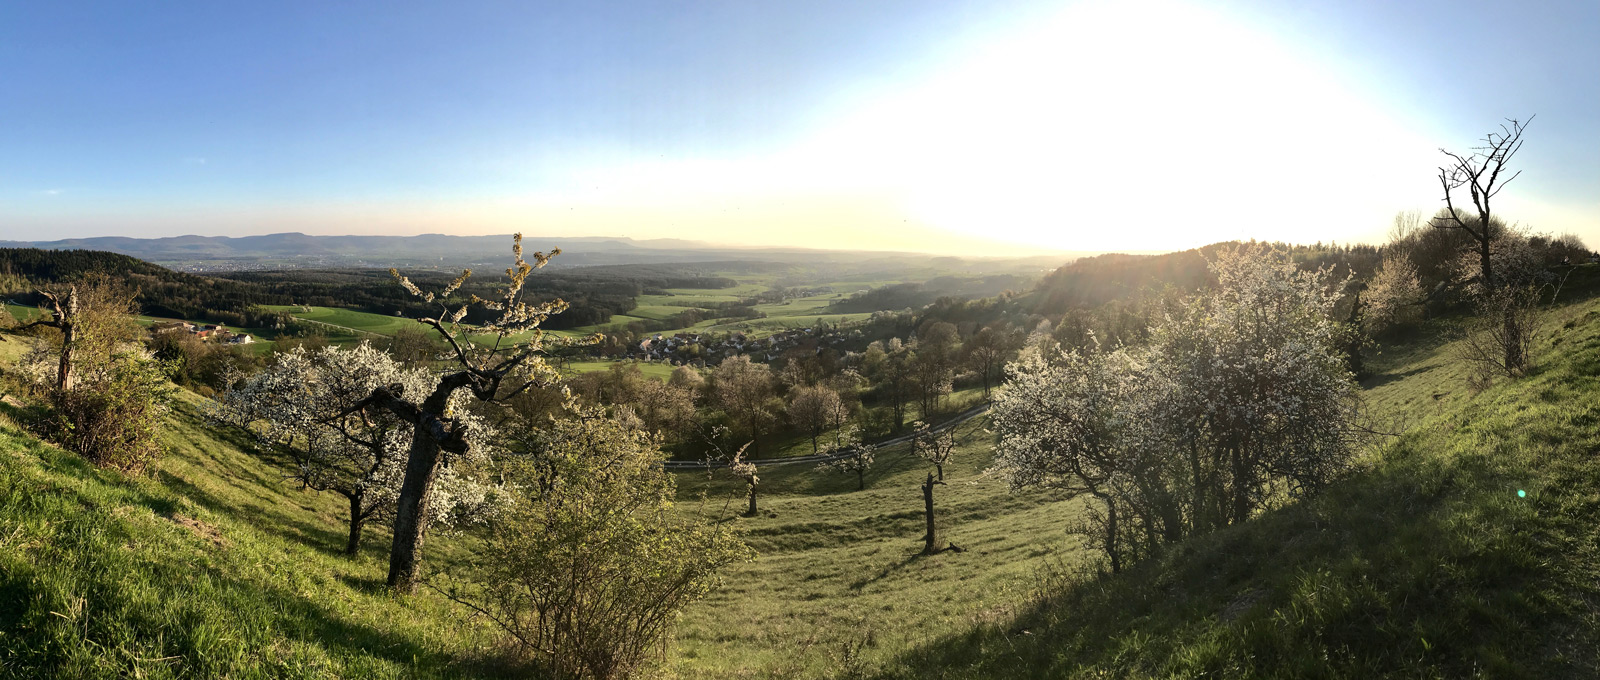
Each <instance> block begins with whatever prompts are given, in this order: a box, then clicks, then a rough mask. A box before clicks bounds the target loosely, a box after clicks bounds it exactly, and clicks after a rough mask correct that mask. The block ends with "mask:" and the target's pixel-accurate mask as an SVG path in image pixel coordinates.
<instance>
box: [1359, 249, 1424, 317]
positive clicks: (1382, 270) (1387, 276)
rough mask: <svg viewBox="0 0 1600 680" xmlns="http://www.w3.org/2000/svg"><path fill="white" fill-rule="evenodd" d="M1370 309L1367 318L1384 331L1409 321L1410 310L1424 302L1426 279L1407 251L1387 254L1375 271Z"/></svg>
mask: <svg viewBox="0 0 1600 680" xmlns="http://www.w3.org/2000/svg"><path fill="white" fill-rule="evenodd" d="M1365 300H1366V303H1367V313H1366V317H1365V319H1364V322H1365V324H1366V326H1367V328H1368V329H1369V330H1370V331H1372V332H1381V331H1383V330H1385V329H1388V328H1390V327H1392V326H1395V325H1397V324H1401V323H1404V322H1406V321H1407V320H1408V319H1409V318H1410V317H1411V314H1410V313H1409V312H1410V310H1411V309H1412V308H1413V307H1414V306H1415V305H1418V304H1421V303H1422V300H1423V294H1422V283H1421V280H1420V279H1419V278H1418V277H1417V266H1416V265H1414V264H1412V263H1411V258H1409V257H1406V255H1405V254H1404V253H1389V254H1386V255H1384V258H1383V263H1382V264H1380V265H1378V270H1377V271H1376V272H1374V273H1373V274H1372V280H1371V281H1370V282H1368V284H1367V290H1366V298H1365Z"/></svg>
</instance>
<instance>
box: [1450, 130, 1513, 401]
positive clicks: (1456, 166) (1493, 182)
mask: <svg viewBox="0 0 1600 680" xmlns="http://www.w3.org/2000/svg"><path fill="white" fill-rule="evenodd" d="M1507 122H1508V123H1510V126H1509V127H1508V126H1506V125H1501V126H1500V131H1499V132H1490V133H1489V134H1487V135H1485V136H1484V138H1483V145H1482V146H1477V147H1473V149H1472V151H1471V152H1470V153H1466V154H1458V153H1455V152H1452V151H1447V150H1445V149H1440V150H1439V151H1440V152H1442V153H1443V154H1444V155H1446V156H1449V157H1450V162H1449V163H1448V164H1446V165H1444V166H1442V167H1440V168H1439V185H1440V187H1441V188H1443V190H1444V204H1445V209H1444V211H1443V212H1442V213H1441V214H1440V215H1439V216H1438V217H1435V218H1434V219H1433V221H1432V223H1431V224H1432V226H1433V227H1434V228H1436V229H1458V230H1461V231H1464V232H1466V233H1467V234H1468V235H1469V236H1471V237H1472V239H1473V243H1474V249H1475V250H1476V251H1477V255H1478V268H1479V269H1478V279H1479V283H1480V286H1481V287H1482V289H1483V291H1484V293H1485V295H1486V296H1491V297H1492V296H1493V295H1494V294H1495V291H1496V290H1497V289H1499V288H1500V281H1499V280H1497V279H1496V278H1495V271H1494V264H1493V262H1492V257H1491V254H1492V252H1493V246H1494V244H1495V241H1496V240H1498V239H1499V238H1500V236H1501V235H1502V234H1503V233H1504V231H1505V230H1504V229H1500V228H1497V227H1496V225H1495V223H1494V221H1493V220H1492V219H1491V217H1492V216H1493V215H1492V214H1491V209H1490V200H1491V199H1493V198H1494V197H1495V196H1496V195H1497V194H1499V193H1500V191H1501V190H1503V189H1505V186H1506V185H1507V184H1510V183H1511V180H1514V179H1516V178H1517V176H1518V175H1521V174H1522V171H1521V170H1518V171H1516V172H1513V173H1511V174H1510V175H1509V176H1506V177H1504V178H1503V179H1502V173H1504V172H1506V171H1507V167H1506V166H1507V164H1508V163H1510V162H1511V158H1512V157H1513V156H1515V155H1516V154H1517V151H1519V150H1521V149H1522V144H1523V139H1522V133H1523V131H1524V130H1526V129H1527V127H1528V123H1530V122H1533V117H1532V116H1529V117H1528V120H1527V121H1526V122H1519V121H1517V120H1516V119H1515V118H1512V119H1507ZM1463 187H1465V188H1466V189H1467V193H1468V195H1469V196H1470V197H1471V198H1472V208H1473V210H1474V211H1476V212H1477V214H1476V215H1467V216H1465V217H1464V216H1463V215H1462V212H1461V210H1459V209H1457V208H1456V204H1455V196H1454V193H1455V190H1457V189H1461V188H1463ZM1500 322H1501V323H1502V324H1504V325H1505V328H1504V329H1502V330H1501V332H1500V334H1499V335H1500V336H1501V337H1504V338H1508V339H1510V338H1520V337H1522V336H1523V335H1524V333H1523V332H1522V330H1521V329H1519V328H1517V327H1516V324H1517V322H1518V317H1517V315H1516V314H1513V313H1510V312H1507V313H1505V314H1502V315H1501V319H1500ZM1502 349H1503V353H1504V360H1503V364H1504V365H1505V366H1507V367H1510V370H1513V371H1518V370H1521V369H1522V367H1523V366H1524V365H1526V363H1527V356H1526V353H1527V347H1525V346H1523V345H1522V344H1521V343H1516V342H1511V343H1508V344H1506V345H1505V347H1503V348H1502Z"/></svg>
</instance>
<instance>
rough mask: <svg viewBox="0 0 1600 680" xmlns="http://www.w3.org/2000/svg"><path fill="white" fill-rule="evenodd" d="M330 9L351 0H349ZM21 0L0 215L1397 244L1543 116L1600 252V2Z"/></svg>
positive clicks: (804, 237)
mask: <svg viewBox="0 0 1600 680" xmlns="http://www.w3.org/2000/svg"><path fill="white" fill-rule="evenodd" d="M335 5H337V6H335ZM1533 5H1534V6H1530V7H1524V6H1520V5H1518V4H1514V3H1475V2H1465V3H1462V2H1455V3H1443V2H1437V3H1397V2H1370V3H1361V2H1317V3H1313V2H1270V3H1268V2H1226V3H1185V2H1178V1H1176V0H1159V1H1158V0H1151V1H1149V2H1138V3H1109V2H1088V3H1059V2H1055V3H1047V2H994V1H989V2H926V1H924V2H870V3H861V2H810V3H778V2H750V1H745V2H725V3H640V2H633V3H603V2H583V3H522V2H506V3H473V2H453V3H435V4H428V5H423V4H406V3H394V2H384V3H377V2H374V3H289V2H285V3H176V2H174V3H147V4H139V3H109V2H108V3H12V4H9V5H7V6H6V7H5V8H4V9H0V83H4V84H5V86H4V88H3V89H0V149H4V152H3V153H0V238H8V239H26V240H38V239H50V238H62V237H75V236H97V235H133V236H169V235H177V234H185V233H202V234H228V235H241V234H250V233H269V232H276V231H305V232H310V233H421V232H456V233H504V232H508V231H512V230H521V231H525V232H529V233H536V234H540V235H549V236H560V235H585V234H608V235H624V236H633V237H636V238H657V237H677V238H699V239H704V240H710V241H721V242H728V243H743V244H782V245H807V246H816V247H864V248H896V249H919V250H937V251H945V252H1027V251H1031V250H1035V249H1037V248H1040V247H1044V248H1056V249H1064V250H1100V249H1160V248H1180V247H1189V246H1192V245H1199V244H1201V243H1204V242H1209V241H1214V240H1220V239H1224V238H1238V237H1257V238H1282V239H1287V240H1296V241H1315V240H1323V241H1326V240H1341V241H1347V240H1375V239H1378V238H1380V237H1381V235H1382V233H1383V232H1384V231H1385V230H1386V229H1387V227H1388V217H1389V216H1391V215H1392V214H1393V213H1394V212H1397V211H1400V210H1425V211H1431V210H1433V209H1434V208H1435V207H1436V206H1437V204H1438V199H1439V197H1438V196H1437V195H1436V194H1437V190H1436V188H1435V186H1436V185H1435V184H1434V180H1433V168H1434V166H1436V165H1438V163H1439V157H1438V156H1439V155H1438V152H1437V151H1436V148H1437V147H1439V146H1446V147H1449V148H1452V149H1461V148H1464V147H1466V146H1469V145H1470V144H1471V143H1472V142H1473V141H1474V140H1475V139H1476V138H1477V137H1480V136H1481V135H1482V134H1483V133H1484V132H1486V131H1487V130H1489V129H1490V128H1491V127H1493V126H1494V125H1496V124H1498V123H1499V122H1500V120H1501V119H1502V118H1505V117H1508V116H1515V117H1526V116H1527V115H1529V114H1533V113H1537V114H1538V118H1537V119H1536V120H1535V121H1534V123H1533V125H1532V127H1530V129H1529V132H1528V137H1529V141H1528V145H1527V147H1526V149H1525V150H1524V152H1523V155H1522V156H1519V158H1518V161H1517V166H1518V167H1520V168H1522V169H1523V170H1525V173H1524V175H1523V176H1522V178H1520V179H1518V180H1517V183H1516V184H1514V185H1513V186H1512V188H1511V189H1508V190H1507V192H1506V193H1505V194H1503V195H1502V197H1503V198H1502V206H1501V207H1502V209H1503V210H1504V211H1505V212H1506V214H1507V215H1508V216H1509V217H1511V218H1513V219H1516V220H1519V221H1522V222H1523V223H1525V224H1527V225H1528V226H1530V227H1532V228H1534V229H1537V230H1542V231H1550V232H1563V231H1573V232H1577V233H1579V234H1580V235H1582V236H1584V237H1585V238H1586V240H1587V241H1588V242H1589V243H1590V244H1591V245H1593V246H1600V40H1596V39H1595V38H1594V36H1596V35H1600V3H1596V2H1593V1H1592V0H1585V1H1583V2H1571V3H1533Z"/></svg>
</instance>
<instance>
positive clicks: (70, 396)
mask: <svg viewBox="0 0 1600 680" xmlns="http://www.w3.org/2000/svg"><path fill="white" fill-rule="evenodd" d="M176 391H177V389H176V388H175V387H173V385H172V383H171V382H170V381H168V380H167V376H166V371H165V370H163V368H162V366H161V363H160V362H159V361H156V360H155V359H154V358H153V357H151V356H150V354H149V353H148V352H144V351H142V350H141V349H139V348H130V349H127V350H124V351H121V352H117V353H115V354H113V355H111V357H109V358H108V359H104V360H102V361H101V362H99V363H97V364H96V365H95V366H94V371H93V372H92V373H91V374H90V377H89V379H87V380H84V381H82V382H79V383H77V384H74V385H73V386H72V387H70V388H68V389H65V390H60V391H57V392H56V393H55V399H54V401H55V407H56V423H57V429H58V430H59V432H60V433H61V439H62V443H63V444H64V445H65V446H66V447H67V448H68V449H71V450H73V451H76V452H78V453H79V454H82V455H83V457H84V458H87V459H89V461H90V462H92V463H94V464H96V465H99V466H101V467H110V468H116V469H118V470H122V471H123V472H127V473H129V474H139V473H141V472H143V471H144V470H145V469H146V468H148V467H149V465H150V464H151V463H154V462H155V461H156V459H157V458H159V457H160V456H161V452H162V451H163V447H162V445H161V439H160V430H161V422H162V419H163V418H165V417H166V414H167V412H168V410H169V409H170V404H171V402H172V398H173V395H174V393H175V392H176Z"/></svg>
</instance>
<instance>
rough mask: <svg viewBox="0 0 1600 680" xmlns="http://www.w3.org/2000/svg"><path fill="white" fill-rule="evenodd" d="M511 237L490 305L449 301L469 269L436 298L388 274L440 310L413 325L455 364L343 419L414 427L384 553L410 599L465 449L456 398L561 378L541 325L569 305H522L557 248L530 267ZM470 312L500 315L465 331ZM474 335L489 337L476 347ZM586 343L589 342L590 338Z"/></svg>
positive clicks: (386, 392) (492, 396) (389, 389)
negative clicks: (419, 388) (374, 411)
mask: <svg viewBox="0 0 1600 680" xmlns="http://www.w3.org/2000/svg"><path fill="white" fill-rule="evenodd" d="M513 238H514V240H513V243H512V253H513V255H514V256H515V258H516V261H515V264H514V265H513V266H512V267H510V268H508V269H506V275H507V277H508V278H509V281H508V283H507V285H506V287H505V288H504V289H502V290H501V293H500V295H499V297H498V298H497V299H494V300H486V299H483V298H480V297H478V296H477V295H472V296H471V297H470V298H469V299H467V300H465V301H459V304H456V303H454V302H452V296H453V295H454V294H455V293H456V291H458V290H459V289H460V288H461V285H462V284H464V283H466V281H467V278H468V277H470V276H471V275H472V271H471V270H466V271H463V272H462V273H461V276H459V277H456V279H455V280H453V281H451V282H450V284H449V285H448V286H446V287H445V288H444V290H443V291H442V292H441V293H439V294H437V295H436V294H434V293H429V292H424V291H422V290H421V289H420V288H418V287H417V286H416V284H413V283H412V282H411V281H410V280H409V279H407V278H406V277H404V276H402V275H401V274H400V273H399V272H397V271H394V270H390V273H391V274H393V275H394V277H395V278H396V280H398V281H399V283H400V285H401V286H402V287H404V288H405V289H406V290H407V291H409V292H410V293H411V294H412V295H415V296H417V297H419V298H422V299H423V300H424V301H425V302H430V303H438V304H439V308H440V310H439V315H438V316H435V317H431V318H422V319H418V320H417V321H418V322H419V323H422V324H424V325H426V326H429V327H431V328H432V329H433V330H434V331H435V332H436V333H437V334H438V335H439V337H440V338H442V340H443V341H444V344H445V345H446V346H447V348H448V350H447V354H448V355H449V357H450V359H449V360H448V361H449V363H450V364H451V365H452V366H451V368H450V370H449V371H447V372H445V373H443V374H440V375H439V376H438V377H437V379H436V380H435V381H434V382H433V384H432V386H431V387H430V388H429V389H428V390H426V391H425V392H424V393H423V394H411V393H408V392H407V391H406V390H405V388H404V386H403V385H389V386H385V387H380V388H378V389H376V390H373V392H372V394H371V395H370V396H368V397H367V398H366V399H363V400H362V401H361V402H359V403H357V404H355V405H353V406H351V407H350V408H348V409H346V410H345V412H343V413H342V415H348V414H350V413H356V412H358V411H361V410H363V409H366V408H369V407H377V408H382V409H386V410H388V411H389V412H390V413H393V414H394V415H395V416H396V417H398V418H400V419H401V420H403V421H405V422H407V423H409V424H410V425H411V428H412V437H411V447H410V449H409V450H408V451H407V453H406V471H405V478H404V480H403V481H402V482H401V485H400V495H399V499H398V501H397V504H396V510H395V518H394V544H393V547H392V548H391V550H390V554H389V577H388V583H389V585H390V586H391V587H393V588H395V589H396V590H398V591H400V592H405V593H410V592H412V591H414V590H415V589H416V583H417V578H418V575H419V570H420V568H421V564H422V545H423V539H424V537H425V536H426V535H427V530H428V524H429V518H430V517H431V516H432V514H431V512H430V509H429V504H430V503H431V502H432V498H433V494H432V491H433V487H434V483H435V481H436V480H437V478H438V474H439V470H440V468H441V466H442V465H443V464H444V463H445V462H446V461H447V460H448V457H449V456H459V455H464V454H466V453H467V452H468V450H469V447H470V445H469V443H468V439H467V434H468V429H467V426H466V423H465V422H464V421H463V420H462V419H461V416H460V414H459V413H457V412H456V411H454V410H452V408H451V401H452V398H453V397H454V396H455V393H456V392H457V391H460V390H466V391H467V392H469V393H470V394H471V395H472V397H473V398H474V399H477V400H478V401H481V402H489V403H493V402H500V401H503V400H506V399H509V398H511V397H514V396H515V395H517V394H520V393H521V392H523V391H525V390H528V389H530V388H534V387H544V386H549V385H552V384H555V383H556V382H558V381H559V380H560V374H559V373H558V372H557V371H556V370H555V368H554V367H551V366H550V365H548V364H546V363H545V362H544V359H543V355H542V353H543V351H544V349H545V347H546V345H547V343H551V342H554V340H552V339H549V338H547V337H546V336H545V335H544V333H543V332H542V331H540V330H539V325H540V324H541V323H543V322H544V320H545V319H547V318H549V317H550V316H551V315H553V314H559V313H560V312H562V311H564V310H565V309H566V308H567V303H566V302H564V301H562V300H559V299H557V300H551V301H547V302H539V303H529V302H528V301H527V300H525V299H524V296H523V285H524V284H525V283H526V282H527V278H528V275H529V274H531V273H533V270H534V269H536V268H539V267H543V266H544V265H545V264H546V263H548V262H549V261H550V258H551V257H553V256H555V255H557V254H559V253H560V252H561V251H560V249H555V250H552V251H551V252H550V254H549V255H546V254H544V253H540V252H535V253H533V260H534V261H533V262H532V263H529V262H526V261H524V260H523V251H522V235H521V234H517V235H515V236H514V237H513ZM452 305H455V306H454V309H452V307H451V306H452ZM474 306H479V307H483V308H485V309H488V310H490V311H492V312H498V313H499V315H498V317H497V318H495V319H493V320H491V321H489V322H488V323H485V324H483V325H482V326H479V327H477V328H475V329H467V328H464V327H462V325H461V320H462V319H463V318H465V317H466V315H467V312H468V311H469V310H470V309H471V308H472V307H474ZM474 337H480V338H481V337H487V338H489V339H488V340H482V341H475V340H474ZM589 341H590V342H593V341H594V340H593V338H592V337H591V338H590V339H589Z"/></svg>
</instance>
